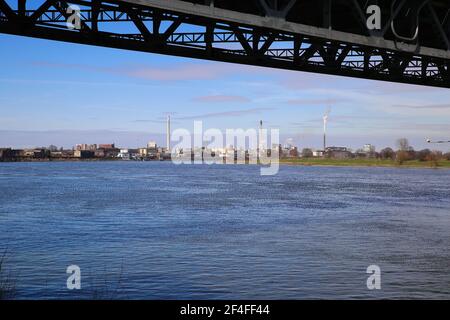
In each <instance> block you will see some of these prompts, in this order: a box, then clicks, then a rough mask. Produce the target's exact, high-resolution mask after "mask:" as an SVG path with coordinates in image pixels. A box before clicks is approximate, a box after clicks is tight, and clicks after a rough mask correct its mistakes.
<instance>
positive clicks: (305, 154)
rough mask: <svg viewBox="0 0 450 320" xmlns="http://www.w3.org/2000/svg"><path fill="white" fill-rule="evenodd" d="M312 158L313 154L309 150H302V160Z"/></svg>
mask: <svg viewBox="0 0 450 320" xmlns="http://www.w3.org/2000/svg"><path fill="white" fill-rule="evenodd" d="M313 156H314V154H313V152H312V150H311V149H309V148H305V149H303V150H302V157H303V158H312V157H313Z"/></svg>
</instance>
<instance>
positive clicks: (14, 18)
mask: <svg viewBox="0 0 450 320" xmlns="http://www.w3.org/2000/svg"><path fill="white" fill-rule="evenodd" d="M370 2H371V1H367V0H314V1H312V0H246V1H236V0H226V1H225V0H215V1H213V0H197V1H181V0H125V1H115V0H107V1H103V0H72V1H55V0H41V1H26V0H9V1H8V0H0V32H1V33H7V34H13V35H21V36H29V37H35V38H43V39H50V40H58V41H66V42H72V43H80V44H87V45H96V46H104V47H111V48H119V49H127V50H135V51H142V52H152V53H159V54H167V55H174V56H181V57H190V58H198V59H206V60H215V61H223V62H232V63H241V64H248V65H256V66H264V67H273V68H280V69H288V70H298V71H307V72H315V73H323V74H332V75H341V76H350V77H357V78H365V79H374V80H384V81H392V82H401V83H408V84H418V85H428V86H436V87H445V88H450V3H449V1H442V0H441V1H432V0H428V1H427V0H412V1H411V0H410V1H406V0H399V1H395V0H384V1H382V0H380V1H372V2H373V3H375V4H378V5H380V7H381V8H382V10H383V11H382V17H383V25H382V28H381V30H375V31H370V30H368V29H367V27H366V20H367V15H366V9H367V6H368V5H370ZM71 5H77V6H78V7H79V8H80V11H79V16H80V21H81V23H80V28H79V29H70V28H68V26H67V21H68V19H69V18H70V17H71V11H70V10H68V9H69V6H71ZM418 8H420V10H419V9H418ZM411 16H412V17H413V19H412V20H411V19H410V17H411ZM415 17H417V25H415ZM316 21H319V23H317V22H316ZM394 27H395V28H394ZM398 33H401V34H402V35H405V36H399V34H398ZM406 35H407V36H406ZM414 35H416V37H414ZM429 35H431V36H429ZM399 37H401V39H399ZM407 38H409V39H407Z"/></svg>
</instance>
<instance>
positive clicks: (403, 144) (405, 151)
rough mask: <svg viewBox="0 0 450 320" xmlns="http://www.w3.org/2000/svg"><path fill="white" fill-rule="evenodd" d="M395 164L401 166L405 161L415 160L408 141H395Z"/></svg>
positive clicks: (402, 139) (403, 139) (404, 139)
mask: <svg viewBox="0 0 450 320" xmlns="http://www.w3.org/2000/svg"><path fill="white" fill-rule="evenodd" d="M397 147H398V151H397V156H396V159H397V162H398V163H399V164H403V163H404V162H405V161H408V160H413V159H414V158H415V152H414V148H413V147H411V145H410V144H409V141H408V139H406V138H401V139H398V140H397Z"/></svg>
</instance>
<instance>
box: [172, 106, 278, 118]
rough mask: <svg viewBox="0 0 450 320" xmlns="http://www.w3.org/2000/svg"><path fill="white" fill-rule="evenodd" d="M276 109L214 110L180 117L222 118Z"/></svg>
mask: <svg viewBox="0 0 450 320" xmlns="http://www.w3.org/2000/svg"><path fill="white" fill-rule="evenodd" d="M270 110H274V108H252V109H245V110H232V111H224V112H214V113H205V114H200V115H196V116H186V117H180V118H178V119H181V120H195V119H204V118H221V117H241V116H244V115H249V114H260V113H262V112H264V111H270Z"/></svg>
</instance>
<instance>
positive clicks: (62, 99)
mask: <svg viewBox="0 0 450 320" xmlns="http://www.w3.org/2000/svg"><path fill="white" fill-rule="evenodd" d="M0 58H1V69H2V73H1V75H0V111H1V113H0V147H7V146H8V147H17V148H23V147H35V146H47V145H49V144H55V145H58V146H64V147H66V148H69V147H72V146H73V145H74V144H76V143H112V142H114V143H116V144H117V145H119V146H126V147H139V146H144V145H145V144H146V143H147V142H148V141H149V140H156V141H157V142H158V144H160V145H165V120H166V116H167V115H168V114H170V115H171V118H172V130H175V129H177V128H186V129H191V128H192V127H193V121H194V120H202V121H203V122H204V126H205V127H206V128H219V129H222V130H224V129H226V128H245V129H247V128H256V127H257V125H258V122H259V120H263V121H264V123H265V125H266V126H267V127H269V128H279V129H280V130H281V132H280V133H281V143H282V144H283V143H284V142H285V141H286V140H287V139H289V138H292V140H293V142H294V144H295V145H297V146H298V147H299V148H303V147H313V148H317V149H319V148H321V145H322V130H323V129H322V128H323V124H322V117H323V114H324V113H325V111H326V110H327V109H328V108H331V113H330V117H329V125H328V145H336V146H348V147H351V148H354V149H356V148H360V147H362V145H364V144H366V143H371V144H373V145H375V146H376V147H377V148H378V149H381V148H383V147H386V146H390V147H395V142H396V140H397V139H398V138H408V139H409V141H410V143H411V145H413V146H414V147H415V148H416V149H423V148H431V149H440V150H443V151H449V150H450V145H429V144H427V143H426V139H427V138H432V139H433V140H449V139H450V90H448V89H438V88H430V87H420V86H412V85H403V84H395V83H388V82H377V81H370V80H361V79H352V78H344V77H334V76H327V75H318V74H310V73H304V72H293V71H283V70H275V69H269V68H259V67H249V66H242V65H234V64H226V63H218V62H207V61H200V60H193V59H185V58H176V57H170V56H162V55H156V54H148V53H139V52H131V51H123V50H116V49H109V48H99V47H90V46H83V45H75V44H67V43H61V42H52V41H47V40H38V39H31V38H23V37H14V36H7V35H0Z"/></svg>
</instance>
